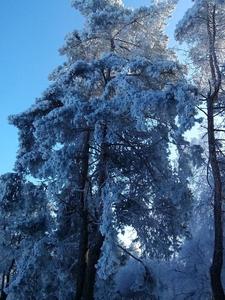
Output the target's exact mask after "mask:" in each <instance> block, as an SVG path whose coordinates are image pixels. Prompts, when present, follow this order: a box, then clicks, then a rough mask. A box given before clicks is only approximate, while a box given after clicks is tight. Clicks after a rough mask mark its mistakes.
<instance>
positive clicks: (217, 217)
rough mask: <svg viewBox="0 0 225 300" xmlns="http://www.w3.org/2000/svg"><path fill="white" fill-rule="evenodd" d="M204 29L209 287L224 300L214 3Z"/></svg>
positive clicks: (217, 68) (218, 89)
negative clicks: (209, 177)
mask: <svg viewBox="0 0 225 300" xmlns="http://www.w3.org/2000/svg"><path fill="white" fill-rule="evenodd" d="M207 8H208V16H207V30H208V40H209V64H210V70H211V81H210V92H209V93H208V97H207V118H208V147H209V162H210V165H211V169H212V175H213V180H214V201H213V214H214V250H213V259H212V264H211V267H210V277H211V287H212V291H213V296H214V299H215V300H224V299H225V295H224V290H223V284H222V281H221V273H222V268H223V211H222V203H223V196H222V180H221V171H220V166H219V160H218V157H217V148H216V147H217V146H216V137H215V124H214V123H215V122H214V105H215V103H217V101H218V98H219V92H220V88H221V72H220V68H219V64H218V60H217V55H216V50H215V49H216V48H215V40H216V20H215V13H216V5H212V6H211V5H209V4H207Z"/></svg>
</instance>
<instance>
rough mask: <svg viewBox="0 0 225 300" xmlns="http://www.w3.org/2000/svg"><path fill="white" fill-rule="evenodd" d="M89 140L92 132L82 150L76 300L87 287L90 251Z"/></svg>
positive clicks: (87, 136)
mask: <svg viewBox="0 0 225 300" xmlns="http://www.w3.org/2000/svg"><path fill="white" fill-rule="evenodd" d="M89 140H90V132H89V131H88V132H87V133H85V137H84V144H83V150H82V164H81V179H80V184H79V188H80V190H81V192H79V193H80V201H79V202H80V203H79V205H80V215H81V218H80V222H81V224H80V240H79V254H78V268H77V281H76V296H75V300H81V299H82V294H83V289H84V286H85V276H86V267H87V266H86V254H87V251H88V206H87V201H86V200H87V199H86V198H87V193H88V185H87V184H88V182H87V178H88V168H89V147H90V146H89Z"/></svg>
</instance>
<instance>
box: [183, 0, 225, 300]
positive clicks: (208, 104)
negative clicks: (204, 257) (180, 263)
mask: <svg viewBox="0 0 225 300" xmlns="http://www.w3.org/2000/svg"><path fill="white" fill-rule="evenodd" d="M224 18H225V2H224V1H221V0H220V1H219V0H196V1H195V3H194V5H193V7H192V8H191V9H189V10H188V11H187V13H186V15H185V16H184V18H183V20H182V21H181V22H180V24H178V27H177V38H178V40H180V41H186V42H187V43H188V45H189V48H190V58H191V60H192V62H193V64H194V67H195V68H196V69H197V70H198V71H197V75H199V74H200V75H201V76H200V78H201V80H198V81H197V84H198V86H199V93H200V98H201V100H202V108H200V109H201V111H203V112H204V115H206V117H207V118H206V120H207V135H208V155H209V163H210V169H211V172H212V175H213V181H214V182H213V192H214V200H213V203H214V204H213V210H214V253H213V259H212V265H211V267H210V275H211V285H212V291H213V295H214V298H215V299H225V295H224V287H223V283H222V281H221V272H222V268H223V256H224V255H223V180H222V177H223V172H224V166H223V161H224V146H223V138H222V137H221V133H222V132H224V129H223V126H222V128H221V124H223V123H224V50H225V49H224V38H225V30H224V29H225V24H224Z"/></svg>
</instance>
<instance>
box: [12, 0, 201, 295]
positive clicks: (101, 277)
mask: <svg viewBox="0 0 225 300" xmlns="http://www.w3.org/2000/svg"><path fill="white" fill-rule="evenodd" d="M174 2H175V1H169V0H168V1H164V2H161V1H160V2H158V4H152V5H151V6H150V7H147V8H146V7H144V8H140V9H136V10H131V9H127V8H125V7H124V5H123V3H122V2H121V1H113V0H112V1H110V0H95V1H94V0H93V1H73V6H74V7H75V8H76V9H79V10H80V11H81V13H82V14H83V15H84V16H85V18H86V23H85V28H84V30H83V31H82V32H78V31H75V32H73V33H72V34H70V35H69V36H68V37H67V39H66V42H65V45H64V47H63V48H62V49H61V53H62V54H65V55H66V57H67V60H66V62H65V64H64V65H62V66H60V67H59V68H57V70H56V71H54V72H53V74H52V75H51V80H52V81H53V83H52V84H51V86H50V88H49V89H48V90H47V91H46V92H45V93H44V94H43V96H42V97H41V98H39V99H37V100H36V102H35V104H34V105H33V106H32V107H31V108H30V109H28V110H27V111H25V112H23V113H22V114H19V115H16V116H13V117H11V119H10V120H11V123H12V124H14V125H15V126H16V127H17V128H18V129H19V142H20V146H19V151H18V157H17V161H16V166H15V171H16V172H17V174H18V175H15V176H19V177H20V178H22V180H23V182H24V183H23V186H26V184H28V183H26V180H27V178H33V179H32V182H34V183H36V184H37V187H36V188H37V189H39V188H40V187H39V184H38V182H41V185H42V186H43V185H44V187H45V196H44V197H43V198H42V200H44V202H45V204H44V205H45V206H47V207H48V209H47V210H46V218H47V219H48V220H49V222H48V229H47V230H46V232H44V239H41V243H39V240H38V238H37V239H36V238H34V237H33V236H32V234H31V236H30V241H31V244H29V247H31V248H29V249H31V252H30V257H25V258H24V260H19V261H18V259H17V258H15V262H14V269H15V274H14V276H13V277H12V279H11V281H10V282H9V287H8V289H7V293H8V297H9V299H29V298H32V297H33V298H38V299H46V298H47V299H68V300H70V299H76V300H78V299H93V298H95V299H109V298H110V297H111V298H112V299H113V298H115V299H120V298H118V297H119V296H118V295H116V292H117V287H116V280H114V279H115V274H116V273H117V270H118V268H119V267H120V265H121V264H122V260H121V258H122V256H123V255H124V253H123V252H124V251H123V250H122V248H121V247H120V246H121V245H120V244H119V243H120V241H119V239H118V233H119V232H121V231H124V230H126V227H127V226H131V227H132V228H133V230H135V231H136V233H137V239H138V242H139V244H140V252H141V253H142V255H143V256H151V257H152V258H158V259H160V258H162V259H166V258H169V257H171V255H172V254H174V253H176V252H177V251H178V250H179V246H180V242H181V240H182V238H183V237H184V236H185V234H186V229H185V228H186V227H185V223H186V222H187V221H188V218H189V208H190V205H191V193H190V191H189V188H188V176H190V175H191V169H190V162H189V161H190V158H191V151H195V150H196V148H195V147H193V148H190V147H189V144H188V142H187V141H185V140H184V137H183V134H184V132H185V131H186V130H188V129H190V128H191V127H192V126H193V125H194V123H195V114H196V112H195V109H194V101H195V93H196V90H195V89H194V88H193V87H191V86H190V85H188V84H187V82H186V81H185V79H184V69H183V68H182V67H181V66H180V65H179V64H178V63H177V61H176V59H175V57H174V54H173V53H172V52H171V51H169V50H168V49H167V37H166V35H165V34H164V29H165V25H166V20H167V19H168V17H169V15H170V13H171V11H172V10H173V8H174ZM171 149H174V151H177V153H178V159H177V167H176V168H173V166H172V163H171V156H172V153H171V151H172V150H171ZM189 150H191V151H189ZM13 176H14V175H13ZM34 183H33V185H34ZM23 186H22V188H23ZM35 199H36V200H35V201H37V199H38V197H37V198H35ZM20 201H22V202H23V198H20ZM30 201H31V203H30V205H32V201H33V199H32V198H30ZM40 204H41V202H40ZM43 207H44V206H43ZM41 212H42V210H41V209H40V213H41ZM24 213H26V208H24ZM36 214H37V216H39V211H37V212H36ZM18 246H20V243H19V245H18ZM125 250H126V249H125ZM24 253H28V251H26V250H24ZM127 253H128V252H126V253H125V254H127ZM21 261H22V263H21ZM27 262H30V263H28V265H29V266H28V268H26V267H25V266H26V265H27ZM144 271H145V272H149V270H146V269H144ZM40 272H41V276H40ZM145 275H147V274H145ZM28 278H29V281H28ZM143 278H145V279H146V276H144V277H143ZM149 279H150V280H149ZM143 285H145V286H144V287H143V286H139V285H136V286H135V288H134V287H133V290H132V291H131V292H133V294H134V295H135V292H138V293H139V292H144V289H145V291H146V294H145V297H150V294H151V293H152V287H153V280H152V278H149V277H148V281H146V282H143ZM135 289H136V290H135Z"/></svg>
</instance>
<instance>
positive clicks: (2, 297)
mask: <svg viewBox="0 0 225 300" xmlns="http://www.w3.org/2000/svg"><path fill="white" fill-rule="evenodd" d="M4 288H5V273H3V274H2V284H1V298H0V300H6V298H7V294H6V293H5V292H4Z"/></svg>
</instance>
